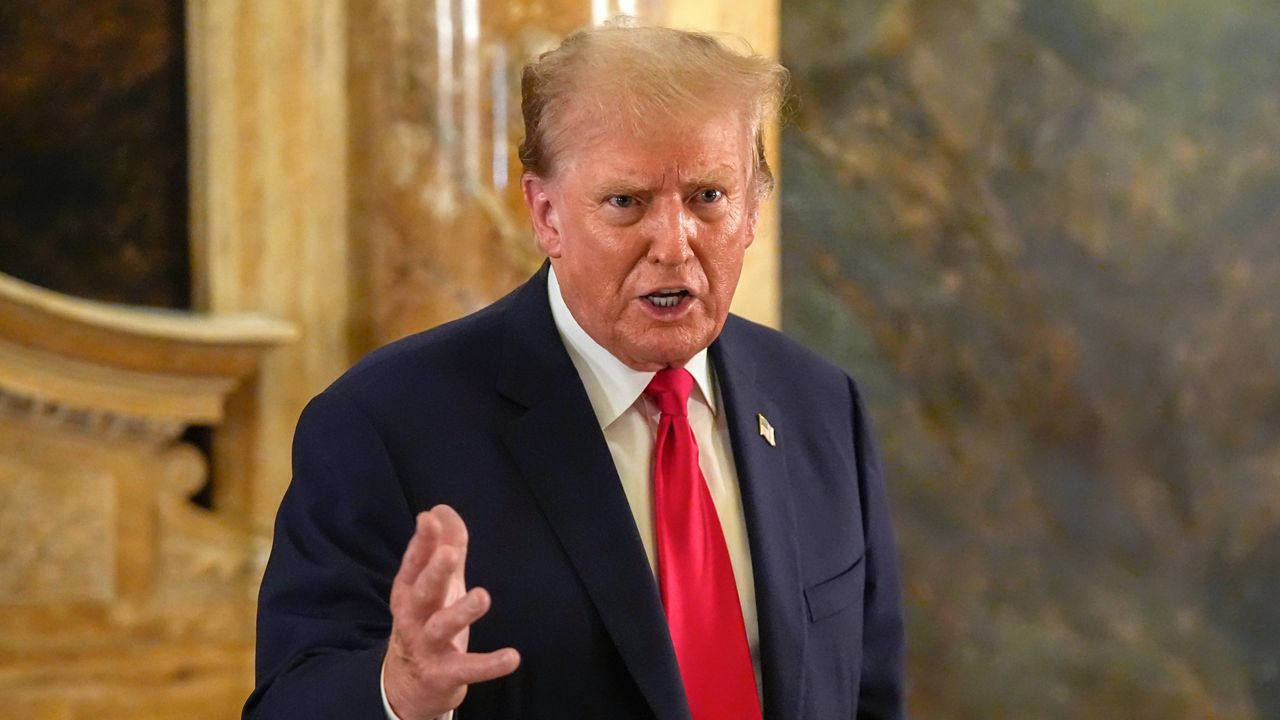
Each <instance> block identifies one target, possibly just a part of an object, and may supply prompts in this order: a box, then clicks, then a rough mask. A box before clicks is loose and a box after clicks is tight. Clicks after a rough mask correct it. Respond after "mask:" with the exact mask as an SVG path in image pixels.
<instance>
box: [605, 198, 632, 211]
mask: <svg viewBox="0 0 1280 720" xmlns="http://www.w3.org/2000/svg"><path fill="white" fill-rule="evenodd" d="M605 202H607V203H609V204H610V205H612V206H614V207H616V208H619V209H623V210H625V209H627V208H629V207H632V206H634V205H635V204H636V199H635V198H634V197H632V196H630V195H610V196H609V199H608V200H606V201H605Z"/></svg>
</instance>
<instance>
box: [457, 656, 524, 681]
mask: <svg viewBox="0 0 1280 720" xmlns="http://www.w3.org/2000/svg"><path fill="white" fill-rule="evenodd" d="M518 667H520V653H518V652H516V649H515V648H503V649H501V650H494V651H493V652H487V653H463V654H460V655H458V656H457V657H455V658H454V659H453V660H452V661H451V662H450V663H449V667H448V670H447V672H448V674H449V676H450V677H451V678H452V679H453V680H454V681H455V682H458V683H459V684H464V685H471V684H473V683H478V682H484V681H486V680H493V679H494V678H500V677H502V676H503V675H510V674H511V673H513V672H515V671H516V668H518Z"/></svg>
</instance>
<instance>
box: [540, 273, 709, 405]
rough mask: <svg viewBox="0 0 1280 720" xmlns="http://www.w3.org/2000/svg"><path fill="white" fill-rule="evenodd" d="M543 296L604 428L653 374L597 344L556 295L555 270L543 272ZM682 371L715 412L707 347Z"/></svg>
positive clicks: (558, 292)
mask: <svg viewBox="0 0 1280 720" xmlns="http://www.w3.org/2000/svg"><path fill="white" fill-rule="evenodd" d="M547 297H548V299H549V300H550V301H551V317H552V319H553V320H554V321H555V324H556V330H557V331H559V333H560V338H561V339H562V340H563V341H564V345H565V348H567V349H568V350H569V358H570V359H571V360H572V361H573V365H574V367H575V368H577V370H578V376H579V377H581V378H582V384H583V386H584V387H585V388H586V389H587V398H588V399H589V400H590V401H591V409H592V410H594V411H595V414H596V419H597V420H598V421H599V422H600V427H601V428H607V427H609V426H610V425H612V424H613V421H614V420H617V419H618V417H619V416H620V415H622V413H624V412H626V411H627V408H629V407H631V406H632V405H634V404H635V402H636V398H638V397H640V395H641V394H642V393H644V389H645V388H646V387H648V386H649V381H650V380H652V379H653V376H654V375H655V374H656V373H654V372H651V371H642V370H633V369H631V368H629V367H627V366H626V364H624V363H623V362H622V361H621V360H619V359H618V358H616V357H614V356H613V354H612V353H610V352H609V351H608V350H606V349H604V347H602V346H601V345H600V343H597V342H596V341H595V340H594V339H592V337H591V336H590V335H588V334H587V331H586V330H583V329H582V326H581V325H579V324H578V321H577V320H576V319H575V318H574V317H573V313H571V312H569V306H568V305H565V302H564V296H563V295H561V294H560V281H559V280H557V279H556V271H555V269H554V268H551V269H550V270H549V271H548V272H547ZM684 368H685V370H688V371H689V374H690V375H693V380H694V383H695V384H697V386H698V389H699V390H700V391H701V393H702V400H703V401H704V402H705V403H706V404H707V406H708V407H709V408H711V412H712V413H715V412H716V402H715V392H714V387H715V386H714V385H713V384H712V382H711V365H710V363H708V362H707V349H706V348H703V349H701V350H699V351H698V353H697V354H696V355H694V356H693V357H691V358H689V362H687V363H685V366H684Z"/></svg>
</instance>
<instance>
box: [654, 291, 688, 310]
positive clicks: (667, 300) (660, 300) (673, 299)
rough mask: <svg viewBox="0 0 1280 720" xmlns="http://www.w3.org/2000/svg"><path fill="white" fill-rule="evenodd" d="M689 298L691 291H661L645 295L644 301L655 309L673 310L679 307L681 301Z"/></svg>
mask: <svg viewBox="0 0 1280 720" xmlns="http://www.w3.org/2000/svg"><path fill="white" fill-rule="evenodd" d="M688 296H689V291H688V290H684V289H674V290H659V291H657V292H655V293H650V294H648V295H645V296H644V299H645V300H647V301H649V304H651V305H653V306H654V307H660V308H673V307H675V306H677V305H679V304H680V301H681V300H684V299H685V298H686V297H688Z"/></svg>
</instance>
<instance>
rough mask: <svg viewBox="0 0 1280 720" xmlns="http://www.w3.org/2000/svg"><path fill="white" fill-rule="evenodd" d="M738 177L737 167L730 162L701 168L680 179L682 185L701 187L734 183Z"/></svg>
mask: <svg viewBox="0 0 1280 720" xmlns="http://www.w3.org/2000/svg"><path fill="white" fill-rule="evenodd" d="M737 177H738V170H737V168H735V167H733V166H732V165H729V164H727V163H726V164H723V165H716V166H715V167H710V168H703V169H699V170H697V171H695V172H693V173H691V174H690V175H689V176H688V177H686V178H684V179H682V180H681V181H680V184H681V186H683V187H688V188H700V187H706V186H708V185H732V184H734V183H735V181H736V180H737Z"/></svg>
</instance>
